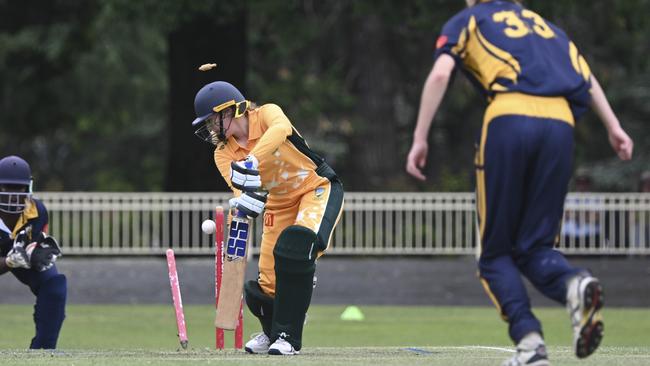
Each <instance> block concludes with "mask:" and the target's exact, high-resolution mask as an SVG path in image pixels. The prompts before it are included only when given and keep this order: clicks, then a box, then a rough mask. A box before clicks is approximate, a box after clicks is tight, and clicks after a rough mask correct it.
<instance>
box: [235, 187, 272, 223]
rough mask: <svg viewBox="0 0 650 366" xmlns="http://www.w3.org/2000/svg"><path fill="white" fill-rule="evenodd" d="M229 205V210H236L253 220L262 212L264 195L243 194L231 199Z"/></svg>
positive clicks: (264, 203)
mask: <svg viewBox="0 0 650 366" xmlns="http://www.w3.org/2000/svg"><path fill="white" fill-rule="evenodd" d="M229 203H230V207H231V208H236V209H238V210H239V211H241V212H243V213H244V214H245V215H246V216H248V217H253V218H255V217H257V216H258V215H259V214H261V213H262V211H264V205H266V195H262V194H258V193H255V192H244V193H243V194H242V195H241V196H239V197H235V198H231V199H230V201H229Z"/></svg>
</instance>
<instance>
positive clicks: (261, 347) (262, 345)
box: [244, 332, 271, 353]
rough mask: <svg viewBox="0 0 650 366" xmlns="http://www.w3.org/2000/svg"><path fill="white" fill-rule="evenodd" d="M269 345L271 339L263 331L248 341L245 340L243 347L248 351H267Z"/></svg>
mask: <svg viewBox="0 0 650 366" xmlns="http://www.w3.org/2000/svg"><path fill="white" fill-rule="evenodd" d="M270 345H271V340H270V339H269V337H267V336H266V334H264V332H261V333H258V334H257V335H255V337H253V338H251V340H250V341H248V342H246V346H244V349H245V350H246V352H248V353H267V352H268V351H269V346H270Z"/></svg>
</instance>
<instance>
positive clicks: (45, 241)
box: [27, 234, 62, 272]
mask: <svg viewBox="0 0 650 366" xmlns="http://www.w3.org/2000/svg"><path fill="white" fill-rule="evenodd" d="M27 254H28V255H29V258H30V259H29V261H30V264H31V267H32V268H33V269H35V270H37V271H39V272H43V271H46V270H48V269H50V268H52V266H53V265H54V262H56V260H57V258H59V257H61V256H62V254H61V247H60V246H59V243H58V242H57V241H56V239H54V238H53V237H51V236H48V235H45V234H43V236H42V237H41V239H39V241H37V242H33V243H31V244H29V245H28V246H27Z"/></svg>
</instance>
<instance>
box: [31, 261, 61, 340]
mask: <svg viewBox="0 0 650 366" xmlns="http://www.w3.org/2000/svg"><path fill="white" fill-rule="evenodd" d="M51 270H52V269H50V270H48V271H51ZM55 271H56V270H55ZM66 294H67V281H66V278H65V276H64V275H63V274H56V275H54V276H52V277H49V278H48V279H47V280H45V281H44V282H43V283H41V284H40V287H39V288H38V289H37V290H36V305H34V323H35V324H36V335H35V336H34V338H33V339H32V343H31V345H30V347H29V348H32V349H40V348H44V349H55V348H56V342H57V340H58V338H59V332H60V331H61V326H62V325H63V319H64V318H65V301H66Z"/></svg>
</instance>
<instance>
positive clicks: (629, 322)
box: [0, 305, 650, 366]
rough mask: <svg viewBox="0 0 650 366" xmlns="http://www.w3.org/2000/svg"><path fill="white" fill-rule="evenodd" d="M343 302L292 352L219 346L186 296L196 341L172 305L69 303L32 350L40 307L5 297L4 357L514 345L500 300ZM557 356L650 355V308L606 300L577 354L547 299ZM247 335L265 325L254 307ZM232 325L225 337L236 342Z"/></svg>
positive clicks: (398, 354) (507, 348) (225, 355)
mask: <svg viewBox="0 0 650 366" xmlns="http://www.w3.org/2000/svg"><path fill="white" fill-rule="evenodd" d="M344 309H345V306H313V307H312V308H311V309H310V311H309V317H308V323H307V325H306V327H305V335H304V348H303V352H302V354H301V355H299V356H297V357H293V358H287V357H280V358H278V357H277V356H276V357H273V356H266V355H247V354H245V353H243V352H241V351H234V350H228V351H220V352H219V351H215V350H214V327H213V325H212V324H213V320H214V309H213V307H210V306H186V307H185V315H186V321H187V331H188V336H189V340H190V347H189V349H188V350H187V351H181V350H178V349H179V344H178V338H177V336H176V323H175V318H174V311H173V308H172V306H171V305H169V306H163V305H133V306H129V305H106V306H104V305H85V306H82V305H71V306H68V309H67V318H66V321H65V324H64V327H63V330H62V333H61V337H60V339H59V349H58V350H57V351H55V352H48V351H44V352H42V351H39V352H33V351H31V352H30V351H26V350H25V348H26V346H27V345H28V343H29V340H30V339H31V337H32V336H33V323H32V320H31V314H32V308H31V306H27V305H0V312H1V313H2V328H3V331H2V335H1V336H0V363H1V364H6V365H209V364H223V365H258V364H268V365H271V364H279V363H280V361H281V363H282V364H296V365H328V366H333V365H351V364H353V365H373V366H378V365H409V366H412V365H451V366H454V365H499V364H500V362H501V361H502V360H503V359H505V358H507V357H508V356H509V355H511V354H512V352H513V349H514V348H513V347H512V345H511V344H510V341H509V339H508V337H507V335H506V324H505V323H504V322H502V321H501V320H500V318H499V316H498V315H497V313H496V310H495V309H494V308H487V307H485V308H484V307H453V308H452V307H388V306H360V309H361V311H362V312H363V313H364V315H365V320H364V321H341V320H340V318H339V316H340V314H341V312H343V310H344ZM536 314H537V315H538V317H539V318H540V319H541V320H542V322H543V324H544V327H545V328H544V331H545V337H546V341H547V344H548V346H549V352H550V357H551V361H552V362H553V364H554V365H603V366H605V365H606V366H613V365H650V309H627V308H625V309H623V308H618V309H613V308H606V309H605V312H604V316H605V339H604V341H603V344H602V345H601V348H600V349H599V350H598V351H597V353H596V354H595V355H593V356H592V357H590V358H589V359H587V360H586V361H585V360H582V361H581V360H577V359H576V358H575V357H574V356H573V353H572V350H571V348H570V345H571V332H570V327H569V321H568V315H567V314H566V312H565V311H564V309H563V308H561V307H556V308H541V309H537V310H536ZM246 316H247V317H246V319H245V340H247V339H248V337H249V335H250V334H251V333H255V332H258V331H259V326H258V325H257V324H256V321H255V319H253V318H252V316H250V314H248V313H247V314H246ZM232 336H233V333H232V332H226V337H227V339H226V344H227V345H228V346H229V347H231V346H232Z"/></svg>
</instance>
